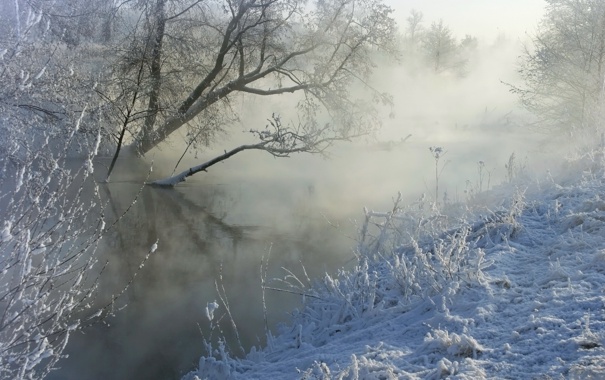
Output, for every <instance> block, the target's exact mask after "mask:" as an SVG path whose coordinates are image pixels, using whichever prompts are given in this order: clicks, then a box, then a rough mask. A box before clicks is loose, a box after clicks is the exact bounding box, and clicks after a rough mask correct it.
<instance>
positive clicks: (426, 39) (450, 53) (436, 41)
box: [422, 20, 466, 73]
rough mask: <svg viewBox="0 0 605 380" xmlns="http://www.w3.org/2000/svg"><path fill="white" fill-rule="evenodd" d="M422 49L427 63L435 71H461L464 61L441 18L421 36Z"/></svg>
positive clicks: (458, 47) (454, 39)
mask: <svg viewBox="0 0 605 380" xmlns="http://www.w3.org/2000/svg"><path fill="white" fill-rule="evenodd" d="M422 49H423V51H424V55H425V58H426V61H427V63H428V64H429V65H430V66H431V67H432V69H433V70H434V71H435V72H436V73H440V72H443V71H447V70H450V71H454V72H456V73H462V72H463V70H464V65H465V63H466V61H465V60H464V59H463V58H462V57H461V49H460V46H459V45H458V43H457V41H456V38H455V37H454V36H453V34H452V31H451V30H450V28H449V27H448V26H447V25H445V24H444V23H443V20H439V21H438V22H433V23H432V24H431V27H430V28H428V29H427V30H426V31H425V33H424V34H423V36H422Z"/></svg>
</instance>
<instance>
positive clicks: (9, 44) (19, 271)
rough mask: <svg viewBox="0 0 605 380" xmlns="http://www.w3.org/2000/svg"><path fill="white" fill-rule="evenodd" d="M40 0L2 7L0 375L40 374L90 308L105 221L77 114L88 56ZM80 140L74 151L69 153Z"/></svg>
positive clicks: (83, 112)
mask: <svg viewBox="0 0 605 380" xmlns="http://www.w3.org/2000/svg"><path fill="white" fill-rule="evenodd" d="M43 5H48V4H47V3H45V2H40V3H37V2H29V1H21V0H16V1H13V2H2V3H1V6H0V9H1V12H0V28H1V29H2V37H1V38H0V378H2V379H34V378H43V377H44V376H45V375H46V374H47V373H48V372H49V371H50V370H52V369H53V368H54V367H55V365H56V363H57V361H58V360H59V359H60V358H61V357H62V353H63V350H64V348H65V345H66V343H67V341H68V338H69V335H70V333H71V332H72V331H74V330H76V329H78V328H80V326H81V324H82V322H81V320H80V319H78V318H81V317H86V316H90V315H91V314H93V313H94V312H92V311H91V310H90V309H89V307H90V304H91V297H92V295H93V292H94V289H95V287H96V280H95V278H96V276H97V275H98V270H96V269H95V268H94V264H95V263H96V258H95V256H94V251H95V249H96V246H97V244H98V242H99V239H100V237H101V234H102V233H103V229H104V218H103V213H102V208H101V207H100V204H99V198H98V191H97V189H96V185H95V184H94V182H93V181H92V176H91V174H92V172H93V163H92V159H93V157H94V155H95V154H96V152H97V149H98V146H99V143H100V140H101V134H100V129H98V128H94V125H92V124H89V125H85V123H84V120H85V119H86V117H87V116H88V115H89V111H87V101H88V100H90V99H93V95H92V91H91V88H90V87H88V90H86V89H87V84H88V83H89V81H88V80H87V77H86V76H85V75H83V71H82V69H83V67H84V66H85V65H83V64H82V65H80V66H78V65H77V64H78V60H76V61H70V60H69V59H68V58H69V57H72V58H74V57H79V56H78V53H79V52H77V51H75V52H74V51H72V52H70V51H69V49H68V48H67V46H66V42H65V41H63V40H62V38H61V37H62V36H61V35H56V34H55V33H54V31H53V29H52V25H53V20H54V19H53V17H55V16H56V13H53V9H52V8H45V7H43ZM74 96H75V97H76V98H73V97H74ZM88 108H89V109H93V108H94V107H93V105H92V104H91V105H90V107H88ZM86 129H88V133H85V134H82V131H84V130H86ZM83 135H84V136H87V135H88V136H91V137H92V140H91V141H90V144H87V141H86V140H85V139H84V140H83V139H81V137H82V136H83ZM78 146H79V148H80V156H81V158H80V159H79V160H75V161H73V160H70V155H72V153H73V152H74V151H75V147H78ZM88 322H90V321H88Z"/></svg>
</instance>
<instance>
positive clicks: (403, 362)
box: [185, 155, 605, 380]
mask: <svg viewBox="0 0 605 380" xmlns="http://www.w3.org/2000/svg"><path fill="white" fill-rule="evenodd" d="M595 157H596V158H595ZM595 157H589V156H586V157H585V158H584V159H583V161H582V160H579V161H577V162H575V163H574V164H571V165H572V167H571V170H568V172H567V173H568V174H567V175H566V176H560V177H557V178H555V179H552V178H549V179H548V180H546V181H540V182H537V181H535V182H533V183H531V184H529V183H528V184H519V183H517V184H516V186H507V187H503V188H500V189H498V191H492V192H489V193H482V194H480V197H481V199H479V198H478V199H476V204H477V206H476V207H475V208H473V209H466V208H463V207H456V206H450V207H449V209H448V208H447V207H446V208H445V209H446V211H443V212H436V211H434V210H432V211H426V207H425V209H424V210H421V206H427V205H426V204H423V203H419V204H416V205H411V206H410V207H408V208H405V209H401V208H394V212H391V213H384V214H376V213H371V212H369V213H368V231H367V232H364V231H362V236H361V240H362V241H361V244H360V252H361V253H360V255H359V262H358V265H357V266H356V267H355V268H354V269H353V270H350V271H343V272H341V273H339V274H338V275H337V276H333V277H330V276H326V277H325V278H324V279H323V280H322V281H321V282H318V283H316V284H314V285H313V286H312V287H303V286H302V283H304V282H305V281H302V280H301V281H300V284H298V285H297V284H296V282H297V281H296V280H294V281H292V288H290V289H288V290H289V291H294V292H300V293H305V294H306V296H305V304H304V307H303V308H302V309H301V310H300V311H298V312H296V313H295V314H294V316H293V322H292V324H291V325H290V326H287V327H284V328H283V329H282V331H281V332H280V333H279V334H277V335H276V336H274V337H270V339H269V342H268V345H267V347H265V348H263V349H256V350H254V349H253V350H252V352H250V353H249V354H248V355H247V356H246V358H244V359H234V358H232V357H230V356H229V354H228V353H226V352H225V350H224V349H221V348H220V347H219V348H218V349H217V350H215V351H214V356H212V357H202V358H201V359H200V362H199V368H198V370H197V371H194V372H192V373H190V374H188V375H187V376H185V379H186V380H193V379H391V378H393V379H394V378H402V379H441V378H456V379H520V378H528V379H532V378H544V379H547V378H554V379H559V378H561V379H563V378H565V379H568V378H582V379H585V378H605V349H604V347H603V346H604V345H605V293H604V290H603V289H604V287H603V285H604V284H605V196H604V195H603V194H605V177H604V173H603V165H602V163H601V162H600V159H599V157H600V156H599V155H596V156H595ZM570 173H571V174H570ZM505 194H506V196H504V195H505ZM488 198H491V199H488ZM498 199H500V200H499V201H496V200H498ZM486 204H490V205H493V204H499V206H498V207H497V208H495V207H491V209H488V208H487V207H485V206H479V205H486ZM373 222H376V223H377V224H373ZM219 311H220V307H219V309H218V310H214V312H215V314H216V313H218V312H219Z"/></svg>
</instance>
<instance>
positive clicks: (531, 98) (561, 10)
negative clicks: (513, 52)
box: [511, 0, 605, 132]
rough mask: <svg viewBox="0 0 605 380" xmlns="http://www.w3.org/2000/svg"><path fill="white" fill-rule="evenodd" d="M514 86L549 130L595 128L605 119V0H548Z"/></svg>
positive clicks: (515, 91) (523, 100)
mask: <svg viewBox="0 0 605 380" xmlns="http://www.w3.org/2000/svg"><path fill="white" fill-rule="evenodd" d="M519 73H520V74H521V76H522V78H523V80H524V82H525V84H524V86H522V87H517V86H511V90H512V91H513V92H514V93H516V94H518V95H519V97H520V99H521V102H522V104H523V105H524V106H525V107H526V108H528V109H529V110H530V111H532V112H533V113H534V114H535V115H536V116H537V118H538V125H539V126H541V127H544V128H546V129H547V130H549V131H552V130H553V129H554V130H557V131H568V132H569V131H574V130H584V131H586V130H590V129H593V128H595V127H596V126H597V125H598V124H599V123H600V121H602V109H601V108H602V107H603V101H604V100H605V99H604V98H603V88H604V87H603V86H604V79H605V75H604V74H605V3H604V2H603V1H601V0H547V7H546V14H545V16H544V18H543V19H542V21H541V23H540V25H539V29H538V32H537V33H536V35H535V36H534V37H533V38H532V42H531V44H530V45H529V46H528V47H527V48H526V49H525V51H524V53H523V55H522V60H521V64H520V70H519Z"/></svg>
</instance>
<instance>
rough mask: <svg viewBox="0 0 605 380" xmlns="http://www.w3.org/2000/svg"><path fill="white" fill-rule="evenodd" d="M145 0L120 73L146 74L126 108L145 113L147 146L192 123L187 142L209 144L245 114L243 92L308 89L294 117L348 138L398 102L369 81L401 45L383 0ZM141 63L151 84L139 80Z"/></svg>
mask: <svg viewBox="0 0 605 380" xmlns="http://www.w3.org/2000/svg"><path fill="white" fill-rule="evenodd" d="M139 5H140V7H139V8H136V9H139V10H140V9H142V10H143V11H142V13H141V15H143V16H144V19H145V22H141V23H140V24H138V25H137V28H136V29H133V31H132V33H131V34H130V35H129V37H128V38H129V39H130V50H127V51H124V54H122V66H121V67H122V71H121V72H119V73H117V74H119V75H120V76H122V78H129V79H128V81H129V82H132V83H143V82H144V90H143V91H140V92H139V93H138V96H139V99H137V100H136V101H133V102H132V104H133V107H131V106H128V107H123V108H128V109H132V108H136V107H139V109H138V110H134V111H133V112H131V114H137V115H143V116H144V117H143V116H142V117H141V118H140V119H139V122H133V123H131V124H130V125H129V126H128V128H127V129H128V132H129V135H130V136H132V139H131V148H133V149H135V151H136V152H137V153H138V154H145V153H147V152H148V151H149V150H151V149H153V148H154V147H156V146H157V145H158V144H160V143H161V142H163V141H164V140H165V139H166V138H168V137H169V136H170V135H171V134H172V133H173V132H175V131H176V130H178V129H180V128H181V127H183V126H185V125H187V127H188V128H189V132H188V134H187V136H188V139H189V141H187V143H194V144H204V143H205V142H206V141H205V140H207V139H209V138H211V136H212V135H213V133H214V131H216V130H218V129H221V128H224V127H225V124H227V122H228V121H230V120H231V121H232V120H237V117H238V115H237V113H236V112H235V111H234V110H233V107H232V106H231V103H232V97H233V95H234V94H236V93H239V94H247V95H251V96H252V95H253V96H273V95H280V94H289V93H299V94H300V96H298V97H297V98H296V99H297V100H298V101H299V102H298V107H297V110H296V112H295V113H293V114H292V115H291V116H292V119H296V120H297V121H299V122H300V123H301V124H302V125H304V126H305V129H306V130H308V131H310V130H314V131H325V130H326V128H325V126H326V125H329V126H330V128H329V130H330V131H331V132H336V134H334V133H333V134H332V136H339V137H342V138H347V137H348V136H350V135H356V134H360V132H362V131H366V132H367V131H369V130H372V129H373V128H374V127H376V126H377V125H378V124H379V118H378V115H377V112H376V110H375V108H374V106H373V104H372V101H379V102H385V103H388V102H389V101H390V97H389V96H387V95H385V94H382V93H380V92H378V91H375V90H374V89H371V88H370V87H369V86H368V85H367V84H366V83H367V82H366V79H367V78H368V77H369V75H370V74H371V71H372V68H373V66H374V65H373V58H374V56H375V55H376V54H378V53H379V52H381V51H382V52H384V51H386V52H387V53H392V52H393V51H394V48H393V44H394V39H393V37H394V33H395V23H394V21H393V19H392V18H391V12H392V10H391V9H390V8H389V7H387V6H385V5H384V4H382V3H381V2H380V1H379V0H371V1H360V0H328V1H319V2H316V3H313V4H309V3H308V2H306V1H302V0H220V1H219V0H217V1H211V2H201V1H199V0H192V1H172V0H148V1H142V2H139ZM137 62H144V65H143V66H141V65H138V64H137ZM141 68H143V70H142V71H143V76H144V77H145V80H144V81H143V82H141V81H140V80H138V81H137V78H139V79H140V76H139V74H140V73H141V70H140V69H141ZM120 82H122V83H124V80H122V81H120ZM353 88H357V89H359V88H365V91H364V93H365V95H367V94H368V93H369V94H371V95H372V97H371V98H370V99H368V98H367V96H366V97H365V98H364V97H361V96H360V97H359V99H357V98H356V96H355V95H354V94H353V91H352V90H353ZM368 89H370V91H368ZM123 93H125V92H124V91H123V92H122V94H123ZM132 93H133V91H130V94H131V95H130V97H129V98H128V100H129V101H132V100H133V98H132ZM107 97H108V98H111V96H109V95H108V96H107ZM126 104H128V102H127V101H126ZM276 112H279V111H278V110H276ZM268 116H269V115H268ZM288 116H290V115H288ZM251 127H252V128H254V126H251Z"/></svg>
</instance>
